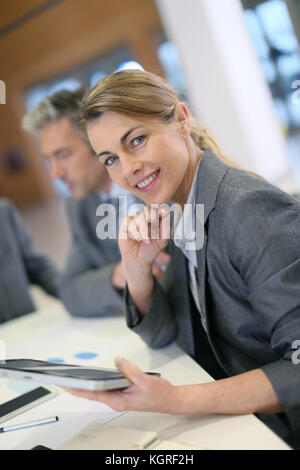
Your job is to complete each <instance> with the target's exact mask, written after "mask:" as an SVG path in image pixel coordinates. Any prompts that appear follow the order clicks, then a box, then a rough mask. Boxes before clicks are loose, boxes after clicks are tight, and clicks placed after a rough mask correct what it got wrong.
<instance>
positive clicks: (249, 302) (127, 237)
mask: <svg viewBox="0 0 300 470" xmlns="http://www.w3.org/2000/svg"><path fill="white" fill-rule="evenodd" d="M82 123H83V125H84V127H85V129H86V131H87V136H88V139H89V141H90V143H91V146H92V148H93V150H94V151H95V153H96V154H97V155H98V158H99V161H100V162H101V163H102V164H104V165H105V166H106V168H107V170H108V172H109V174H110V176H111V178H112V179H113V180H114V181H115V182H116V183H117V184H119V185H120V186H122V187H124V188H125V189H128V190H129V191H131V192H132V193H133V194H135V195H136V196H137V197H139V198H141V199H143V200H144V202H145V203H146V204H147V210H146V211H145V213H144V214H143V215H142V216H141V215H139V216H136V217H134V218H131V219H127V220H125V221H124V223H123V225H122V228H121V231H120V236H119V246H120V250H121V254H122V264H123V268H124V271H125V274H126V279H127V290H126V312H127V321H128V325H129V326H130V327H131V328H133V329H134V331H136V332H137V333H139V334H140V335H141V336H142V337H143V338H144V339H145V341H147V343H148V344H149V345H150V346H152V347H161V346H164V345H166V344H168V343H169V342H170V341H172V340H173V339H175V338H178V339H179V342H180V343H181V344H182V345H183V347H184V349H185V350H186V351H187V352H190V351H191V350H192V349H193V348H194V349H195V348H197V337H194V338H193V334H194V333H195V328H197V325H198V327H199V324H200V318H201V323H202V325H201V326H203V329H204V330H205V334H206V335H207V338H208V340H209V343H210V345H211V347H212V349H213V351H214V355H215V357H216V358H217V359H218V362H219V363H220V365H221V366H222V369H223V370H224V371H225V372H226V373H227V374H228V376H229V377H228V378H225V379H222V380H216V381H215V382H212V383H207V384H201V385H190V386H172V385H171V384H170V383H168V382H167V381H166V380H164V379H163V378H157V377H149V376H147V375H145V374H143V373H142V372H141V371H140V370H139V368H138V367H137V366H135V365H134V364H132V363H129V362H128V361H126V360H125V359H117V360H116V366H117V367H118V368H119V370H120V371H121V372H122V373H123V374H124V375H125V376H127V377H128V378H129V379H130V380H131V381H132V382H133V385H132V386H131V387H129V388H128V389H126V390H124V391H113V392H101V393H99V392H95V393H94V392H91V393H89V392H78V391H77V392H76V391H73V393H75V394H80V395H81V396H85V397H87V398H90V399H95V400H99V401H103V402H105V403H107V404H108V405H109V406H111V407H112V408H115V409H117V410H125V409H126V410H144V411H156V412H164V413H176V414H185V413H221V414H227V413H228V414H247V413H262V414H264V419H265V421H266V422H269V423H270V424H271V425H272V428H273V429H274V430H276V431H277V432H278V433H279V434H280V435H281V436H282V437H287V435H288V433H289V432H291V431H294V430H297V429H299V428H300V393H299V390H300V366H297V365H295V361H293V358H295V351H294V349H293V348H294V347H295V344H297V343H295V341H297V340H298V339H300V289H299V281H300V243H299V234H300V205H299V202H297V201H296V200H295V199H294V198H292V197H291V196H289V195H288V194H286V193H284V192H282V191H280V190H279V189H277V188H276V187H274V186H272V185H270V184H269V183H267V182H265V181H264V180H262V179H261V178H258V177H256V176H255V175H252V174H249V173H247V172H244V171H242V170H241V169H238V168H237V167H236V166H235V165H233V164H232V163H231V162H229V161H228V160H226V158H225V157H224V156H223V154H222V152H221V150H220V149H219V147H218V146H217V144H216V143H215V142H214V140H213V138H212V136H211V135H210V133H209V132H208V131H207V130H206V129H205V128H204V127H203V126H201V125H200V124H199V123H198V122H197V121H195V120H193V119H192V117H191V116H190V113H189V111H188V109H187V107H186V106H185V104H184V103H182V102H180V101H179V99H178V97H177V95H176V93H175V92H174V90H173V89H172V88H171V87H170V86H169V85H168V84H167V83H166V82H165V81H164V80H163V79H161V78H159V77H157V76H155V75H153V74H150V73H147V72H142V71H134V70H130V71H129V70H128V71H122V72H117V73H114V74H112V75H110V76H108V77H106V78H104V79H103V80H102V81H100V82H99V83H98V84H97V85H96V86H95V87H94V89H93V90H92V91H91V92H90V93H89V94H88V96H86V98H85V100H84V103H83V109H82ZM169 201H172V202H173V203H176V204H177V205H178V206H179V207H181V208H182V209H183V210H184V212H183V215H184V214H185V211H186V207H185V205H186V203H187V202H188V205H189V207H190V206H191V207H192V212H193V214H194V215H195V213H196V211H197V208H199V207H203V206H204V212H203V213H202V216H201V217H200V218H199V217H198V218H197V219H196V233H198V232H199V231H202V243H201V246H196V248H195V249H190V248H188V245H187V240H186V239H185V238H184V237H183V239H178V240H174V241H175V245H177V247H175V254H174V256H173V257H172V261H171V262H170V264H169V267H168V270H167V273H166V276H165V284H164V286H161V285H160V284H159V283H157V282H156V281H155V279H154V278H153V276H152V272H151V267H152V264H153V261H154V259H155V258H156V257H157V255H158V254H159V253H160V251H161V250H163V248H164V247H165V246H166V244H167V237H165V236H164V235H163V233H164V228H167V226H168V224H169V215H168V211H167V210H165V204H166V203H168V202H169ZM154 204H155V205H156V207H162V209H161V210H160V211H159V210H153V209H152V210H151V207H150V206H151V205H154ZM157 205H162V206H157ZM200 213H201V212H200ZM199 220H200V222H202V223H200V224H199ZM197 221H198V225H197ZM153 234H154V235H155V236H154V235H153ZM200 239H201V237H200ZM179 250H180V252H182V253H183V254H184V259H185V261H186V262H185V265H180V267H179V268H178V263H177V260H178V251H179ZM179 259H180V257H179ZM179 264H180V263H179ZM185 266H186V267H187V276H186V279H187V280H186V281H185V272H184V269H185ZM180 276H181V277H180ZM178 282H181V283H182V284H181V285H180V288H179V289H178ZM184 283H185V284H186V286H187V288H186V290H187V291H188V290H189V291H190V292H191V293H192V298H193V300H194V305H195V306H196V311H197V314H198V317H197V316H195V315H194V316H193V315H192V318H187V316H186V315H187V313H186V309H184V308H182V307H183V306H184V302H185V299H183V297H182V296H183V294H182V291H183V290H184V287H183V286H184ZM193 339H195V341H194V344H193Z"/></svg>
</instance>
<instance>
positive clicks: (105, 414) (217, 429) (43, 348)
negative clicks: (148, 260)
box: [0, 303, 289, 450]
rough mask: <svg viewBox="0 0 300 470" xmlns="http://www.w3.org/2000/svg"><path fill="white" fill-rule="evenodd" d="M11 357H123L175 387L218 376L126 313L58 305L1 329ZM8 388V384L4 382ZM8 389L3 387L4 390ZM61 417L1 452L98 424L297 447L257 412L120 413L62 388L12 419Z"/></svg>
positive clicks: (219, 442)
mask: <svg viewBox="0 0 300 470" xmlns="http://www.w3.org/2000/svg"><path fill="white" fill-rule="evenodd" d="M0 340H2V341H4V342H5V345H6V355H7V358H10V359H12V358H18V357H19V358H20V357H23V358H24V357H25V358H32V359H53V358H58V359H59V358H63V359H64V360H65V362H68V363H77V364H81V363H82V364H84V365H88V364H90V365H91V366H103V367H114V357H116V356H123V357H126V358H128V359H130V360H132V361H133V362H135V363H136V364H137V365H138V366H139V367H141V368H142V369H143V370H153V371H159V372H161V374H162V375H163V377H165V378H166V379H168V380H169V381H170V382H172V383H173V384H178V385H179V384H190V383H202V382H207V381H211V380H212V379H211V377H210V376H209V375H208V374H207V373H206V372H205V371H204V370H203V369H201V368H200V367H199V366H198V364H196V363H195V362H194V361H193V360H192V359H191V358H190V357H189V356H188V355H186V354H185V353H184V352H182V350H181V349H180V348H179V347H178V346H177V345H176V344H172V345H170V346H168V347H166V348H163V349H160V350H151V349H150V348H148V347H147V346H146V345H145V343H144V342H143V341H142V340H141V339H140V338H139V337H138V336H137V335H136V334H135V333H133V332H131V331H130V330H129V329H128V328H127V327H126V325H125V320H124V318H123V316H122V315H119V316H117V315H116V316H113V317H103V318H99V319H76V318H72V317H70V315H68V313H67V312H66V311H65V310H64V308H63V307H62V306H61V305H60V304H59V303H57V305H55V306H54V307H52V308H50V309H47V310H44V311H41V312H35V313H32V314H29V315H26V316H24V317H22V318H19V319H16V320H13V321H10V322H8V323H6V324H4V325H2V326H0ZM78 352H94V353H97V354H98V356H97V357H95V358H94V359H92V360H89V361H87V360H84V359H82V360H80V359H75V358H74V354H76V353H78ZM0 387H1V381H0ZM0 390H1V389H0ZM55 415H58V416H59V418H60V420H59V422H58V423H55V424H50V425H46V426H42V427H37V428H30V429H26V430H25V429H24V430H19V431H13V432H10V433H4V434H1V435H0V449H31V448H33V447H34V446H36V445H38V444H42V445H44V446H47V447H50V448H52V449H55V448H57V447H58V446H60V445H61V444H62V443H64V442H65V441H67V440H68V439H69V438H70V437H71V436H72V435H74V434H75V433H77V432H78V431H80V430H81V429H82V428H83V427H85V426H86V425H87V424H89V423H90V422H91V421H99V422H106V421H109V425H111V426H122V427H131V428H135V429H141V430H149V431H156V432H158V433H159V437H160V439H162V440H168V441H173V442H178V443H180V442H181V443H182V442H185V443H188V444H189V445H191V446H194V447H198V448H199V447H200V448H202V449H212V450H218V449H234V450H238V449H264V450H271V449H274V450H275V449H276V450H288V449H289V447H288V446H287V445H286V444H285V443H284V442H283V441H282V440H281V439H279V438H278V437H277V436H276V435H275V434H274V433H272V432H271V431H270V430H269V429H268V428H267V427H266V426H265V425H264V424H262V423H261V422H260V421H259V420H258V419H257V418H256V417H255V416H252V415H248V416H223V415H205V416H200V415H193V416H172V415H164V414H159V413H136V412H127V413H116V412H114V411H113V410H111V409H110V408H108V407H107V406H106V405H103V404H101V403H96V402H91V401H88V400H84V399H81V398H77V397H74V396H71V395H70V394H68V393H66V392H64V391H63V390H60V389H58V395H57V396H56V397H55V398H52V399H51V400H49V401H48V402H45V403H43V404H40V405H39V406H37V407H35V408H33V409H31V410H28V411H26V412H24V413H22V414H20V415H19V416H16V417H14V418H12V419H10V420H8V421H6V422H5V424H6V425H10V424H14V423H20V422H25V421H30V420H34V419H38V418H42V417H47V416H55Z"/></svg>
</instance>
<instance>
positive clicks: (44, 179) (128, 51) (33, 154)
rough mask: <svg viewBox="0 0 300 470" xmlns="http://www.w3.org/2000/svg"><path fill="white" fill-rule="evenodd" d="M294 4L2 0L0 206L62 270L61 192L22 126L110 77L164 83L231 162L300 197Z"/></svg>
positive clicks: (298, 8) (299, 6) (298, 9)
mask: <svg viewBox="0 0 300 470" xmlns="http://www.w3.org/2000/svg"><path fill="white" fill-rule="evenodd" d="M299 42H300V1H299V0H185V1H183V0H156V1H155V0H126V1H124V0H1V2H0V57H1V66H0V80H1V82H0V86H1V98H0V102H1V104H0V119H1V126H0V197H7V198H9V199H11V200H12V201H13V202H14V203H15V204H16V206H17V207H18V208H19V210H20V211H21V212H22V215H23V216H24V218H25V221H26V222H27V225H28V226H29V227H30V228H31V230H32V232H33V234H34V238H35V241H36V244H37V246H38V247H39V248H40V249H41V250H42V251H44V252H45V253H47V254H48V255H49V256H50V257H51V258H52V259H53V260H54V261H55V262H57V263H58V264H59V265H62V264H63V262H64V258H65V255H66V251H67V248H68V244H69V232H68V227H67V223H66V220H65V216H64V211H63V200H64V198H65V197H66V195H67V194H68V192H67V189H66V188H65V187H64V186H63V184H62V183H61V182H59V181H57V182H54V183H53V182H51V180H50V178H49V175H48V171H47V168H46V166H45V163H44V161H43V159H42V157H41V155H40V151H39V147H38V145H37V143H36V142H35V140H34V138H33V137H31V136H30V135H28V134H26V133H25V132H24V131H22V129H21V119H22V117H23V115H24V113H25V112H26V111H27V110H31V109H32V108H33V107H34V106H35V105H36V104H38V103H39V101H40V100H42V99H43V98H44V97H45V96H47V95H48V94H52V93H54V92H55V91H58V90H60V89H71V90H73V89H76V88H77V87H79V86H82V85H93V84H95V83H96V82H97V81H98V80H99V79H101V78H102V77H104V76H105V75H106V74H108V73H111V72H113V71H115V70H117V69H119V68H124V67H140V66H142V67H143V68H144V69H145V70H147V71H151V72H154V73H157V74H160V75H162V76H165V77H166V78H167V79H168V80H169V81H170V83H171V84H173V85H174V86H175V88H176V89H177V90H178V92H179V93H180V95H181V97H182V99H184V100H186V101H187V103H188V104H189V106H190V108H191V110H192V112H193V114H194V115H195V116H196V117H198V118H199V119H201V120H202V121H203V122H204V123H205V124H206V125H207V127H209V128H210V129H211V131H212V132H213V133H214V135H215V137H216V139H217V140H218V141H219V143H220V145H221V146H222V147H223V149H224V150H225V152H226V154H227V155H228V157H230V158H231V159H232V160H234V161H236V162H237V163H239V164H241V165H243V166H244V167H245V168H247V169H249V170H253V171H257V172H259V173H260V174H261V175H262V176H264V177H265V178H267V179H268V180H269V181H271V182H272V183H274V184H276V185H278V186H279V187H281V188H282V189H284V190H285V191H288V192H290V193H292V194H295V195H297V194H298V193H300V92H299V90H300V51H299Z"/></svg>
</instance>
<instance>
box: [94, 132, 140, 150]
mask: <svg viewBox="0 0 300 470" xmlns="http://www.w3.org/2000/svg"><path fill="white" fill-rule="evenodd" d="M139 127H142V126H136V127H133V128H132V129H129V131H127V132H125V134H124V135H123V136H122V137H121V139H120V142H121V144H124V142H125V140H126V139H127V137H128V136H129V135H130V134H131V133H132V132H133V131H135V130H136V129H139ZM110 153H111V152H109V151H108V150H104V151H103V152H101V153H99V155H98V157H102V156H103V155H107V154H110Z"/></svg>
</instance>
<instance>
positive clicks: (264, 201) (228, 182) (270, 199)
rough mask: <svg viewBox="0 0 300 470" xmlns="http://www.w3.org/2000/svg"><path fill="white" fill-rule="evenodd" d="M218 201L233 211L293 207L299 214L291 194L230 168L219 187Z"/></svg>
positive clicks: (244, 172) (298, 208)
mask: <svg viewBox="0 0 300 470" xmlns="http://www.w3.org/2000/svg"><path fill="white" fill-rule="evenodd" d="M218 200H219V201H222V200H223V201H224V203H227V204H229V206H232V208H234V209H238V208H239V209H240V210H242V209H247V208H248V209H249V210H251V209H254V210H255V211H256V210H258V211H259V209H260V208H261V209H265V210H268V209H270V208H271V207H273V208H274V209H276V208H277V209H282V208H287V207H290V208H292V207H293V208H295V209H296V210H298V211H299V214H300V201H299V200H298V199H296V198H295V197H293V196H292V195H291V194H289V193H287V192H285V191H283V190H282V189H280V188H279V187H277V186H276V185H274V184H272V183H270V182H268V181H266V180H265V179H263V178H260V177H258V176H254V175H252V174H250V173H247V172H246V171H241V170H235V169H232V168H230V169H229V170H228V171H227V173H226V175H225V177H224V179H223V181H222V183H221V185H220V188H219V197H218ZM228 208H229V207H228Z"/></svg>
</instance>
